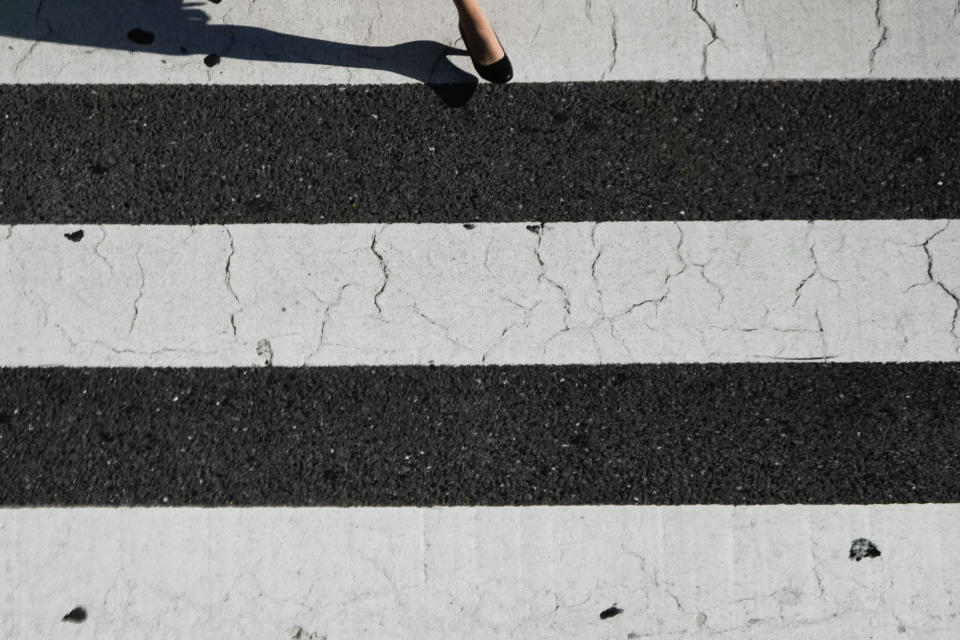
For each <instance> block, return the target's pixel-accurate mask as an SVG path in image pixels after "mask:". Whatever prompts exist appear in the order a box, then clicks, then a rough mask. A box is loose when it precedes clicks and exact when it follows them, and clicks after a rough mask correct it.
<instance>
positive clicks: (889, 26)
mask: <svg viewBox="0 0 960 640" xmlns="http://www.w3.org/2000/svg"><path fill="white" fill-rule="evenodd" d="M130 6H134V5H130ZM157 7H168V9H165V10H161V9H159V8H157ZM485 10H486V11H487V13H488V15H489V16H490V18H491V20H492V22H493V24H494V26H495V28H496V30H497V33H498V35H499V36H500V39H501V41H502V42H503V44H504V46H505V48H506V49H507V51H508V53H509V54H510V56H511V58H512V59H513V61H514V67H515V69H516V72H517V76H516V77H517V80H518V81H528V82H549V81H594V80H671V79H680V80H684V79H700V78H705V77H709V78H713V79H735V78H738V79H748V80H749V79H774V78H777V79H794V78H958V77H960V44H958V42H960V19H958V17H957V16H958V13H957V12H958V9H957V3H956V0H880V1H878V0H845V1H844V2H836V1H835V0H804V1H803V2H797V1H796V0H764V1H762V2H761V1H756V0H750V1H747V0H581V1H577V2H543V1H541V2H524V3H507V2H501V3H488V4H487V5H485ZM151 11H152V13H149V12H148V14H147V16H146V17H142V18H137V19H138V20H139V22H144V23H145V24H130V22H132V21H133V20H134V19H133V18H132V17H131V16H130V14H127V15H126V16H125V15H124V14H123V13H122V12H106V11H104V10H98V3H96V2H94V3H44V2H43V0H16V1H15V2H14V3H13V4H12V6H6V5H5V6H4V8H3V10H2V11H0V83H47V82H61V81H67V80H68V81H69V82H72V83H116V82H121V83H173V84H187V83H203V84H206V83H216V84H363V83H405V82H417V81H423V80H425V79H430V80H432V81H435V82H459V81H463V80H464V79H465V75H464V74H463V73H462V71H466V72H469V73H471V74H472V72H473V70H472V66H471V65H470V61H469V58H468V57H467V56H466V55H453V56H450V58H449V60H450V64H447V63H446V62H445V61H444V59H443V57H442V56H443V46H455V47H457V48H459V47H461V46H462V43H460V42H459V35H458V33H457V27H456V22H457V16H456V12H455V11H454V8H453V6H452V3H450V2H449V0H409V1H406V2H402V3H384V2H381V1H379V0H356V1H354V2H349V3H325V4H323V5H322V6H320V5H317V3H315V2H310V1H308V0H274V1H273V2H269V3H265V2H256V0H243V1H242V2H222V3H219V4H214V3H203V4H194V6H192V7H189V8H185V9H184V10H183V11H178V10H177V5H176V3H161V4H157V5H156V6H155V7H154V8H153V9H152V10H151ZM165 11H166V13H165ZM171 14H172V17H171ZM187 16H191V17H193V18H196V17H198V16H205V22H204V21H203V20H187V19H186V17H187ZM135 26H139V27H143V28H150V29H151V30H153V31H155V33H156V35H157V44H156V45H155V46H153V47H152V48H151V46H136V45H132V46H129V47H128V46H127V44H128V43H126V41H125V40H123V38H122V37H121V38H120V40H119V41H118V40H116V38H117V35H118V34H120V35H121V36H122V34H126V32H127V31H128V30H129V29H131V28H133V27H135ZM231 27H236V28H234V29H231ZM242 27H252V28H256V29H262V30H266V31H269V32H272V33H275V34H282V35H287V36H293V37H295V38H300V39H299V40H292V39H289V38H288V39H285V40H284V39H282V38H281V39H280V40H274V41H273V44H267V43H266V40H264V35H263V33H262V32H260V33H254V32H252V31H246V32H244V31H242V30H241V29H240V28H242ZM311 40H313V41H319V40H324V41H326V42H327V43H334V44H332V45H331V44H324V43H322V42H311ZM181 41H184V42H187V43H189V44H190V45H191V47H190V48H189V49H188V52H187V53H186V54H183V53H181V52H180V51H179V49H178V48H177V47H176V46H173V47H172V48H171V47H168V48H167V49H166V50H164V51H162V52H161V51H160V49H161V44H162V43H164V42H166V43H168V44H169V43H174V42H175V43H180V42H181ZM64 42H66V43H71V44H64ZM208 42H218V43H219V44H218V45H217V47H218V48H219V50H217V51H212V50H208V49H209V48H210V46H209V45H208V44H207V43H208ZM111 43H112V44H111ZM415 43H420V44H415ZM425 43H433V44H425ZM118 45H119V46H118ZM339 45H357V46H356V47H346V48H345V47H341V46H339ZM111 47H112V48H111ZM128 49H134V51H130V50H128ZM151 51H153V52H151ZM291 52H292V53H297V52H300V53H301V54H302V55H301V57H300V61H299V62H278V61H277V60H278V58H283V57H285V56H286V57H289V54H290V53H291ZM208 53H218V54H220V55H221V56H222V62H221V63H220V64H219V65H217V66H216V67H214V68H207V67H206V66H205V65H204V64H203V57H204V56H205V55H206V54H208ZM232 56H236V57H232ZM458 69H459V71H458Z"/></svg>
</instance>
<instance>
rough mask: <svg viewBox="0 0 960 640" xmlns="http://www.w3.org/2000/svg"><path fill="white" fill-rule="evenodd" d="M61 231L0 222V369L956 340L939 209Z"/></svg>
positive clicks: (371, 361) (862, 356)
mask: <svg viewBox="0 0 960 640" xmlns="http://www.w3.org/2000/svg"><path fill="white" fill-rule="evenodd" d="M75 229H76V227H61V226H52V225H49V226H48V225H23V226H15V227H12V228H11V227H6V228H3V227H0V231H2V232H3V235H5V236H7V237H6V238H5V239H0V273H3V274H4V277H3V278H2V280H0V309H2V312H0V313H2V315H0V320H2V327H0V328H2V333H3V336H4V339H3V341H2V342H0V365H2V366H45V365H56V366H148V367H156V366H200V367H207V366H251V365H256V364H265V363H266V361H267V360H270V361H271V362H272V364H274V365H279V366H300V365H307V366H332V365H402V364H426V363H428V362H433V363H435V364H445V365H447V364H448V365H470V364H601V363H656V362H754V361H782V360H784V359H827V360H831V361H851V362H852V361H870V362H892V361H897V362H905V361H956V360H958V358H960V318H958V314H957V311H958V301H957V294H958V293H960V225H957V224H955V223H951V222H950V221H946V220H933V221H920V220H912V221H909V220H908V221H861V222H854V221H844V222H837V221H816V222H810V223H808V222H796V221H776V222H775V221H737V222H681V223H674V222H629V223H622V222H611V223H600V224H594V223H557V224H547V225H546V226H545V227H544V228H543V229H542V230H541V231H538V230H537V228H536V227H530V228H528V227H527V226H525V225H523V224H478V225H476V227H475V228H473V229H466V228H464V226H463V225H459V224H422V225H415V224H392V225H366V224H345V225H287V224H276V225H229V226H226V227H224V226H197V227H178V226H120V225H118V226H101V227H96V226H90V227H86V235H85V236H84V238H83V240H81V241H80V242H77V243H75V242H71V241H70V240H68V239H66V238H65V237H64V234H65V233H66V232H70V231H74V230H75ZM531 229H533V230H532V231H531Z"/></svg>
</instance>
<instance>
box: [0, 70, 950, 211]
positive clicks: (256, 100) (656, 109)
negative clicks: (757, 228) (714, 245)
mask: <svg viewBox="0 0 960 640" xmlns="http://www.w3.org/2000/svg"><path fill="white" fill-rule="evenodd" d="M435 89H437V90H438V91H439V90H440V89H439V88H435ZM450 90H451V89H450V88H445V89H443V91H450ZM470 90H472V89H471V88H470V87H464V86H461V87H460V88H457V89H455V91H470ZM0 113H2V116H0V148H2V149H3V153H2V154H0V178H2V179H0V223H70V224H80V223H134V224H139V223H161V224H167V223H171V224H192V223H229V222H234V223H239V222H307V223H322V222H469V221H488V222H508V221H558V222H559V221H607V220H732V219H796V220H799V219H879V218H901V219H902V218H954V217H960V174H958V172H957V166H958V162H957V157H958V152H960V151H958V150H960V82H956V81H940V82H931V81H884V82H857V81H848V82H842V81H829V82H765V83H759V82H695V83H694V82H686V83H685V82H670V83H624V82H614V83H581V84H556V83H547V84H517V85H508V86H506V87H496V86H490V85H482V86H480V87H479V88H476V94H475V95H474V96H473V98H472V99H471V100H470V101H469V102H468V103H467V105H466V107H463V108H448V107H447V106H445V105H444V103H443V101H441V100H440V99H439V98H438V96H437V93H436V91H435V90H434V89H431V88H430V87H427V86H424V85H393V86H350V87H345V88H344V87H335V86H320V87H302V86H295V87H291V86H227V87H217V86H169V85H166V86H164V85H158V86H143V85H132V86H63V85H29V86H23V85H6V86H2V87H0Z"/></svg>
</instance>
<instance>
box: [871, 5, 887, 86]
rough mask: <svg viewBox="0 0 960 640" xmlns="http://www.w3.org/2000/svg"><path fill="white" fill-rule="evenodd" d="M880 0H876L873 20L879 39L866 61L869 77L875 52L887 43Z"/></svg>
mask: <svg viewBox="0 0 960 640" xmlns="http://www.w3.org/2000/svg"><path fill="white" fill-rule="evenodd" d="M880 3H881V0H877V4H876V8H875V9H874V13H873V15H874V19H875V20H876V21H877V29H878V30H880V38H879V39H878V40H877V44H875V45H873V49H871V50H870V57H869V59H868V61H867V62H868V68H869V70H870V75H873V67H874V63H875V61H876V58H877V51H879V50H880V47H882V46H883V43H884V42H886V41H887V34H888V29H887V25H886V24H884V22H883V17H882V16H881V8H880Z"/></svg>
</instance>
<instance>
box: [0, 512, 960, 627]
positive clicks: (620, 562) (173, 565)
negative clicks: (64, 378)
mask: <svg viewBox="0 0 960 640" xmlns="http://www.w3.org/2000/svg"><path fill="white" fill-rule="evenodd" d="M958 522H960V505H937V504H931V505H886V506H880V505H864V506H847V505H839V506H801V505H792V506H785V505H780V506H744V507H729V506H684V507H653V506H649V507H646V506H645V507H523V508H469V507H463V508H439V509H438V508H433V509H421V508H412V507H410V508H354V509H339V508H277V509H264V508H253V507H249V508H243V509H195V508H160V509H158V508H153V509H149V508H135V509H129V508H124V509H91V508H76V509H4V510H0V558H2V564H3V566H4V567H5V574H4V579H3V580H0V635H2V636H3V637H4V638H9V639H10V640H21V639H23V640H26V639H27V638H54V637H63V635H62V634H64V633H65V632H67V631H69V636H70V637H71V638H95V637H109V638H139V637H151V638H196V639H198V640H202V639H204V638H217V639H220V638H223V637H224V634H225V633H227V635H229V637H231V638H300V639H304V638H322V637H326V638H328V639H330V640H333V639H336V638H424V637H428V638H564V639H568V638H584V639H587V638H589V639H591V640H594V639H597V638H617V639H625V638H646V637H655V638H685V637H697V638H700V637H703V638H727V639H731V640H733V639H756V640H760V639H763V640H768V639H771V638H772V639H781V638H782V639H786V638H810V637H816V638H823V639H824V640H831V639H836V640H841V639H842V640H847V639H849V638H878V639H879V638H911V639H931V640H932V639H938V640H952V639H954V638H957V637H960V609H958V608H957V605H956V602H955V597H956V593H957V592H958V590H960V547H958V545H957V544H956V535H955V532H956V528H957V523H958ZM858 538H867V539H869V540H870V541H871V542H873V543H874V544H875V545H876V546H877V547H878V548H879V550H880V552H881V556H880V557H877V558H866V559H864V560H862V561H859V562H856V561H853V560H851V559H850V558H849V550H850V547H851V544H852V542H853V541H854V540H856V539H858ZM614 603H616V606H617V607H618V608H620V609H622V610H623V613H621V614H620V615H618V616H616V617H612V618H608V619H606V620H601V619H600V615H599V614H600V612H601V611H603V610H605V609H607V608H608V607H610V606H612V605H613V604H614ZM76 606H83V607H84V608H85V609H86V610H87V614H88V618H87V620H86V621H85V622H83V623H82V624H78V625H69V624H68V623H63V622H60V618H61V617H62V616H63V615H64V614H65V613H67V612H68V611H70V610H72V609H73V608H74V607H76ZM225 630H229V632H226V631H225ZM298 634H299V635H298Z"/></svg>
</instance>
